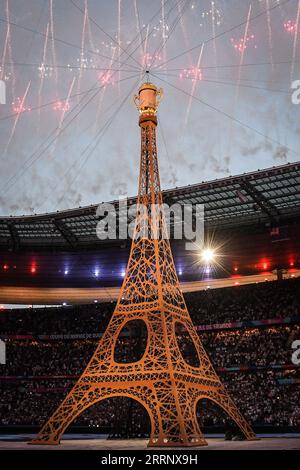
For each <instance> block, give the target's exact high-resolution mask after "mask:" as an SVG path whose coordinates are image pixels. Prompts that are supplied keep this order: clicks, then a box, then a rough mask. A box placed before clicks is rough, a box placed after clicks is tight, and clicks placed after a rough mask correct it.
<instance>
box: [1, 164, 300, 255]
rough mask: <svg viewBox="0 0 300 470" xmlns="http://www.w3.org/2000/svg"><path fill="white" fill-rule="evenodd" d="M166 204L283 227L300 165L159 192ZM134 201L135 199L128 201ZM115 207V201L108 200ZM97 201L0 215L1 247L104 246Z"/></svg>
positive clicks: (297, 207)
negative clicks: (63, 208)
mask: <svg viewBox="0 0 300 470" xmlns="http://www.w3.org/2000/svg"><path fill="white" fill-rule="evenodd" d="M163 199H164V202H165V203H167V204H170V205H171V204H173V203H179V204H204V206H205V222H206V226H207V227H208V228H209V227H218V228H222V227H224V228H225V229H227V228H230V229H231V230H232V229H236V228H238V227H247V226H249V225H250V226H253V225H258V224H262V225H263V224H265V223H276V224H279V225H283V224H286V223H288V222H289V221H290V220H295V219H299V216H300V163H299V162H296V163H288V164H286V165H281V166H277V167H274V168H269V169H266V170H258V171H254V172H251V173H245V174H243V175H238V176H230V177H227V178H222V179H217V180H214V181H208V182H203V183H198V184H194V185H189V186H186V187H180V188H175V189H169V190H166V191H163ZM128 202H129V204H135V203H136V198H131V199H129V201H128ZM112 203H113V204H114V205H115V207H116V210H118V201H112ZM96 209H97V205H91V206H89V207H83V208H77V209H72V210H67V211H61V212H57V213H52V214H43V215H32V216H23V217H22V216H18V217H1V218H0V248H2V249H3V248H4V249H7V247H9V249H10V250H11V249H12V250H14V251H17V250H18V249H23V250H26V249H32V248H37V247H39V248H40V247H41V248H43V249H47V248H49V249H53V247H55V248H56V249H66V248H68V249H70V248H71V249H76V250H80V249H81V248H86V247H91V246H96V247H100V246H103V245H105V244H106V241H105V242H104V241H103V240H99V239H98V238H97V236H96V229H95V227H96V226H97V222H98V220H99V219H98V217H97V215H96Z"/></svg>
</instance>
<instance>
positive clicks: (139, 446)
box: [0, 434, 300, 451]
mask: <svg viewBox="0 0 300 470" xmlns="http://www.w3.org/2000/svg"><path fill="white" fill-rule="evenodd" d="M32 437H33V436H31V435H28V434H26V435H24V434H22V435H2V436H0V450H42V449H46V450H51V451H59V450H100V451H101V450H112V451H117V450H125V451H126V450H144V449H148V450H149V451H155V450H157V448H147V439H128V440H119V439H115V440H107V439H106V436H103V435H93V436H91V435H90V434H86V435H85V434H66V435H65V437H64V438H63V440H62V441H61V444H60V445H57V446H44V445H28V442H29V441H30V439H31V438H32ZM258 437H259V438H260V439H259V440H257V441H225V440H224V438H223V437H222V436H214V437H211V436H209V437H208V436H206V440H207V443H208V445H207V446H204V447H199V448H198V449H199V450H201V451H206V450H300V435H294V434H288V435H286V434H283V435H276V436H274V435H267V436H266V435H263V436H260V435H259V436H258ZM173 449H174V448H173ZM179 449H180V448H179V447H177V448H176V450H179ZM192 449H195V448H192Z"/></svg>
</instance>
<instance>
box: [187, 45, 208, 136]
mask: <svg viewBox="0 0 300 470" xmlns="http://www.w3.org/2000/svg"><path fill="white" fill-rule="evenodd" d="M203 49H204V44H202V46H201V50H200V53H199V57H198V61H197V68H196V70H199V68H200V65H201V60H202V54H203ZM197 83H198V80H197V79H196V80H194V81H193V82H192V90H191V95H190V97H189V102H188V106H187V109H186V113H185V118H184V124H183V129H184V130H183V134H184V131H185V129H186V127H187V123H188V120H189V116H190V112H191V107H192V101H193V98H194V95H195V91H196V86H197Z"/></svg>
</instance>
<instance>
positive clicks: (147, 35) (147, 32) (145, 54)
mask: <svg viewBox="0 0 300 470" xmlns="http://www.w3.org/2000/svg"><path fill="white" fill-rule="evenodd" d="M149 26H150V25H149V24H148V25H147V28H146V37H145V43H144V55H143V60H142V70H141V75H140V79H141V78H142V76H143V67H146V66H147V47H148V37H149Z"/></svg>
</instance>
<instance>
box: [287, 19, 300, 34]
mask: <svg viewBox="0 0 300 470" xmlns="http://www.w3.org/2000/svg"><path fill="white" fill-rule="evenodd" d="M283 27H284V29H285V31H286V32H287V33H290V34H296V32H298V33H299V30H300V28H299V27H298V26H297V22H296V21H293V20H287V21H285V23H283Z"/></svg>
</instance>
